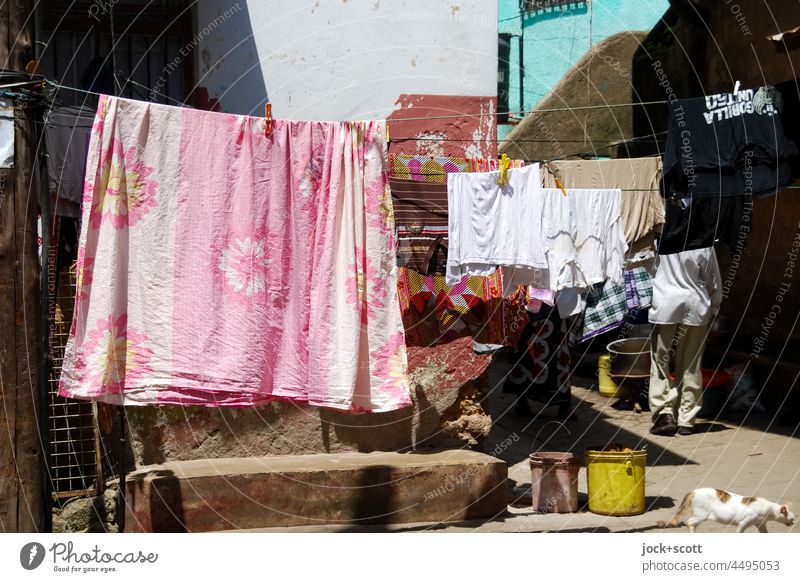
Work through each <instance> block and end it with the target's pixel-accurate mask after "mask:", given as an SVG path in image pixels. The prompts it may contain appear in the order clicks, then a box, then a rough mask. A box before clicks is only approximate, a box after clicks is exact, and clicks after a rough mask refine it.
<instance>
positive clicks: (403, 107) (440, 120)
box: [388, 95, 497, 158]
mask: <svg viewBox="0 0 800 582" xmlns="http://www.w3.org/2000/svg"><path fill="white" fill-rule="evenodd" d="M397 105H398V109H397V110H396V111H395V112H394V113H392V114H391V115H390V116H389V118H388V120H389V132H390V137H391V143H390V144H389V151H391V152H392V153H401V154H419V155H429V156H457V157H465V158H491V157H496V156H497V123H496V120H495V117H494V113H495V112H496V110H497V100H496V99H495V98H494V97H457V96H442V95H401V96H400V98H399V99H398V101H397ZM405 120H408V121H405Z"/></svg>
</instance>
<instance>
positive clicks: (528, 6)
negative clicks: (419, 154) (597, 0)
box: [523, 0, 587, 12]
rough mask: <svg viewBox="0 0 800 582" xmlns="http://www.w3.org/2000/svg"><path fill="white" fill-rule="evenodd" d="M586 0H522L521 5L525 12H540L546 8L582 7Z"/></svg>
mask: <svg viewBox="0 0 800 582" xmlns="http://www.w3.org/2000/svg"><path fill="white" fill-rule="evenodd" d="M586 3H587V0H524V2H523V7H524V8H525V11H526V12H541V11H546V10H557V9H563V10H566V9H570V8H582V7H584V6H586Z"/></svg>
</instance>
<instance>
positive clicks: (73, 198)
mask: <svg viewBox="0 0 800 582" xmlns="http://www.w3.org/2000/svg"><path fill="white" fill-rule="evenodd" d="M44 127H45V140H46V144H47V153H48V155H47V179H48V182H49V188H50V194H51V197H52V198H53V199H54V200H55V202H54V206H53V208H54V211H55V214H56V215H58V216H70V217H73V218H79V217H80V205H81V202H82V201H83V179H84V175H85V169H86V153H87V150H88V146H89V137H90V135H91V130H92V120H91V119H90V118H87V117H86V116H85V115H80V114H75V113H69V112H50V113H49V114H48V115H47V118H46V120H45V126H44Z"/></svg>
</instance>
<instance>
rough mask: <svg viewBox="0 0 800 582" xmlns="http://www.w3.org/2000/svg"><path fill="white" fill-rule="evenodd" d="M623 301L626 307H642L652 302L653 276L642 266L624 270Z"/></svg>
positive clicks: (648, 305)
mask: <svg viewBox="0 0 800 582" xmlns="http://www.w3.org/2000/svg"><path fill="white" fill-rule="evenodd" d="M625 301H626V303H627V305H628V309H644V308H645V307H650V305H652V303H653V277H652V276H651V275H650V273H648V272H647V269H645V268H643V267H636V268H635V269H631V270H630V271H625Z"/></svg>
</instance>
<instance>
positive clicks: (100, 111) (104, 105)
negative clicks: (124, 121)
mask: <svg viewBox="0 0 800 582" xmlns="http://www.w3.org/2000/svg"><path fill="white" fill-rule="evenodd" d="M106 115H108V97H107V96H105V95H103V96H101V97H100V101H99V102H98V103H97V114H96V115H95V117H94V122H93V123H92V133H93V134H102V133H103V129H105V126H106Z"/></svg>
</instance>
